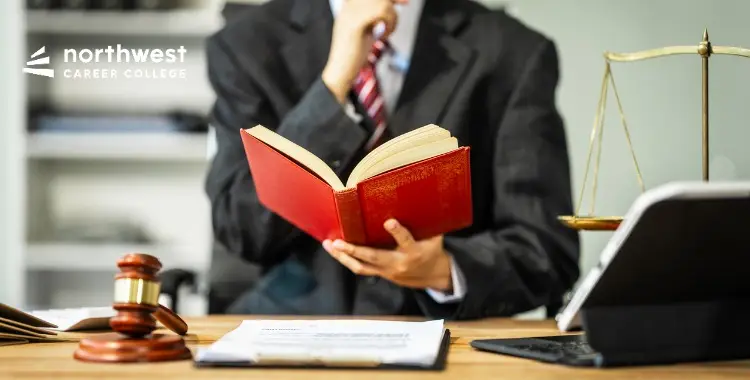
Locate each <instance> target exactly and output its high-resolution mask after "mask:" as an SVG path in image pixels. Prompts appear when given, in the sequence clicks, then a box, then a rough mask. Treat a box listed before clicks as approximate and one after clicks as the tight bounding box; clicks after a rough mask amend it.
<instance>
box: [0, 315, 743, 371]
mask: <svg viewBox="0 0 750 380" xmlns="http://www.w3.org/2000/svg"><path fill="white" fill-rule="evenodd" d="M242 319H243V317H239V316H211V317H206V318H195V319H186V320H187V322H188V324H189V325H190V331H189V334H190V341H191V344H190V348H191V349H195V348H196V347H198V346H204V345H208V344H210V343H211V342H213V341H215V340H217V339H218V338H220V337H221V336H222V335H224V334H225V333H227V332H229V331H230V330H232V329H234V328H235V327H237V326H238V324H239V323H240V321H241V320H242ZM448 325H449V328H451V332H452V334H453V340H454V342H453V344H452V345H451V351H450V353H449V354H448V368H447V369H446V370H445V371H444V372H434V373H433V372H422V371H416V372H409V371H407V372H394V371H370V370H363V371H354V372H352V371H342V370H294V369H291V370H276V369H273V370H262V369H196V368H194V367H193V366H192V363H191V362H190V361H183V362H171V363H155V364H91V363H81V362H78V361H76V360H74V359H73V357H72V355H73V351H74V350H75V348H76V344H75V343H46V344H26V345H20V346H8V347H0V379H6V378H11V379H14V378H18V379H53V380H61V379H68V378H70V379H105V378H120V379H137V380H140V379H160V380H168V379H219V378H241V379H280V378H304V380H314V379H325V380H331V379H334V378H336V379H339V378H340V379H362V378H367V379H369V378H388V379H407V380H408V379H432V378H446V379H454V378H455V379H460V380H468V379H529V380H534V379H561V378H563V379H593V378H602V379H615V378H626V379H630V380H634V379H704V378H705V379H709V378H710V379H715V378H744V379H748V378H750V361H735V362H721V363H718V362H717V363H701V364H685V365H672V366H660V367H639V368H627V369H606V370H599V369H587V368H586V369H584V368H568V367H563V366H557V365H550V364H543V363H538V362H535V361H531V360H524V359H517V358H512V357H508V356H501V355H495V354H491V353H485V352H479V351H475V350H474V349H472V348H471V347H469V341H471V340H472V339H476V338H493V337H526V336H540V335H552V334H557V333H558V332H557V330H556V329H555V328H554V325H553V323H552V322H551V321H517V320H508V319H495V320H484V321H472V322H454V323H449V324H448Z"/></svg>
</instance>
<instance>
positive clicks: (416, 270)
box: [323, 219, 453, 293]
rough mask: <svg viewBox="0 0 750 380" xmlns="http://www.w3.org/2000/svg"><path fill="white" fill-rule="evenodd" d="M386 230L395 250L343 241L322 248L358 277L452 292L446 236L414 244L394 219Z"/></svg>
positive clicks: (336, 241)
mask: <svg viewBox="0 0 750 380" xmlns="http://www.w3.org/2000/svg"><path fill="white" fill-rule="evenodd" d="M383 227H384V228H385V229H386V230H387V231H388V232H389V233H390V234H391V235H392V236H393V238H394V239H395V240H396V243H397V244H398V246H397V247H396V248H395V249H393V250H386V249H376V248H371V247H365V246H358V245H354V244H349V243H347V242H345V241H343V240H340V239H337V240H334V241H331V240H325V241H323V248H325V250H326V251H328V253H330V254H331V256H333V257H334V258H335V259H336V260H338V261H339V262H340V263H341V264H342V265H344V266H345V267H347V268H349V270H351V271H352V272H354V273H355V274H358V275H362V276H377V277H382V278H385V279H386V280H389V281H391V282H393V283H395V284H397V285H401V286H404V287H409V288H416V289H427V288H430V289H435V290H439V291H442V292H444V293H450V292H451V291H452V283H453V281H452V278H451V261H450V257H449V256H448V254H447V253H446V252H445V249H444V248H443V235H437V236H434V237H431V238H426V239H422V240H415V239H414V237H413V236H412V234H411V232H409V230H407V229H406V228H405V227H404V226H402V225H401V224H400V223H398V221H397V220H395V219H389V220H388V221H386V222H385V223H384V225H383Z"/></svg>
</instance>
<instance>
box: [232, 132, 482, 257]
mask: <svg viewBox="0 0 750 380" xmlns="http://www.w3.org/2000/svg"><path fill="white" fill-rule="evenodd" d="M241 136H242V141H243V144H244V147H245V152H246V155H247V160H248V164H249V167H250V171H251V174H252V178H253V181H254V184H255V189H256V192H257V194H258V198H259V200H260V201H261V203H263V204H264V205H265V206H266V207H267V208H269V209H270V210H271V211H273V212H275V213H276V214H278V215H280V216H281V217H283V218H285V219H286V220H287V221H289V222H290V223H292V224H294V225H295V226H297V227H298V228H300V229H301V230H303V231H305V232H306V233H308V234H309V235H311V236H313V237H315V238H316V239H318V240H319V241H322V240H325V239H336V238H341V239H344V240H347V241H349V242H351V243H354V244H368V245H373V246H379V245H390V244H392V243H393V240H392V238H391V237H390V235H388V234H387V232H386V231H385V230H384V229H383V223H384V222H385V221H386V220H387V219H388V218H396V219H397V220H399V222H401V223H402V224H403V225H404V226H405V227H407V228H408V229H409V230H410V231H411V233H412V234H413V235H414V236H415V238H417V239H419V238H425V237H430V236H434V235H437V234H443V233H447V232H450V231H453V230H457V229H460V228H463V227H467V226H469V225H470V224H471V222H472V208H471V173H470V165H469V148H468V147H459V146H458V141H457V140H456V138H455V137H452V136H451V135H450V132H449V131H448V130H446V129H443V128H440V127H438V126H436V125H433V124H430V125H427V126H424V127H421V128H418V129H416V130H413V131H411V132H409V133H406V134H403V135H401V136H397V137H395V138H393V139H391V140H389V141H387V142H385V143H384V144H382V145H380V146H379V147H377V148H376V149H374V150H372V151H371V152H370V153H369V154H367V155H366V156H365V157H364V158H363V159H362V160H361V161H360V162H359V163H357V165H356V166H355V167H354V168H353V169H352V171H351V173H350V174H349V176H348V178H347V179H346V183H344V181H343V180H342V179H341V178H339V176H338V175H337V174H336V172H335V171H334V170H333V169H332V168H331V167H330V166H329V165H328V164H326V163H325V162H324V161H323V160H321V159H320V158H319V157H317V156H315V155H314V154H312V153H310V152H309V151H308V150H306V149H304V148H303V147H301V146H299V145H297V144H295V143H294V142H292V141H291V140H289V139H286V138H285V137H283V136H281V135H279V134H277V133H275V132H274V131H272V130H270V129H267V128H265V127H263V126H260V125H259V126H255V127H253V128H250V129H243V130H241ZM342 144H346V142H342Z"/></svg>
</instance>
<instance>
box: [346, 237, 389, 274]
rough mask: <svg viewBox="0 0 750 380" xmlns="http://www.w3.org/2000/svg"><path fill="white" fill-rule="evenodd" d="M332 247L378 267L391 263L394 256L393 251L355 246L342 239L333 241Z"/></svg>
mask: <svg viewBox="0 0 750 380" xmlns="http://www.w3.org/2000/svg"><path fill="white" fill-rule="evenodd" d="M333 248H334V249H337V250H340V251H342V252H344V253H346V254H348V255H350V256H352V257H354V258H356V259H357V260H359V261H362V262H364V263H367V264H371V265H373V266H375V267H378V268H383V267H387V266H389V265H392V264H393V262H394V261H395V258H394V257H393V254H394V252H391V251H383V250H379V249H373V248H370V247H361V246H356V245H353V244H349V243H347V242H345V241H343V240H336V241H334V242H333Z"/></svg>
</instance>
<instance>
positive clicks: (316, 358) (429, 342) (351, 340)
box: [195, 320, 449, 368]
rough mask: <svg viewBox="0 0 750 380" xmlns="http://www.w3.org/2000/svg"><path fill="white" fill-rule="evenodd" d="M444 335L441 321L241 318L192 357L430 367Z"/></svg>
mask: <svg viewBox="0 0 750 380" xmlns="http://www.w3.org/2000/svg"><path fill="white" fill-rule="evenodd" d="M448 334H449V332H447V330H446V329H445V328H444V325H443V321H442V320H436V321H427V322H397V321H374V320H246V321H243V322H242V323H241V324H240V326H239V327H237V328H236V329H234V330H232V331H231V332H229V333H228V334H226V335H224V336H223V337H222V338H221V339H219V340H218V341H216V342H215V343H214V344H212V345H211V346H210V347H207V348H204V349H201V350H199V351H198V353H197V355H196V358H195V360H196V364H197V365H198V366H201V365H204V366H210V365H224V366H269V365H270V366H327V367H332V366H333V367H339V366H340V367H352V366H356V367H363V366H364V367H381V366H396V367H423V368H431V367H435V366H436V365H437V366H439V365H440V363H439V362H440V361H441V360H444V359H445V358H444V356H445V355H444V351H445V350H446V349H447V344H448V343H449V339H448V338H449V337H448ZM441 356H443V357H442V358H441Z"/></svg>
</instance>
